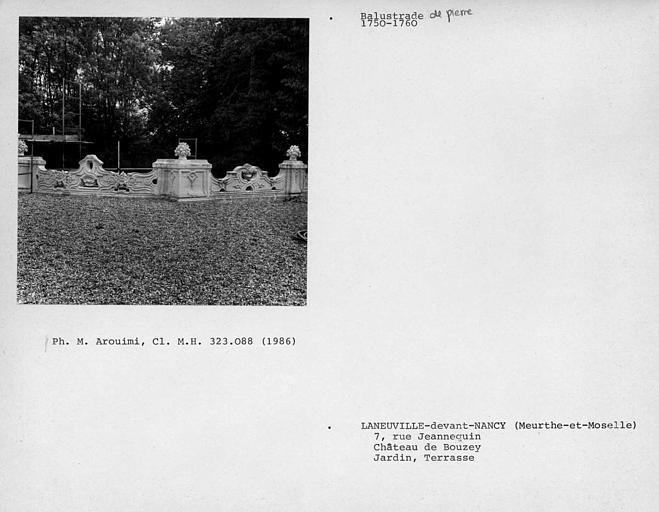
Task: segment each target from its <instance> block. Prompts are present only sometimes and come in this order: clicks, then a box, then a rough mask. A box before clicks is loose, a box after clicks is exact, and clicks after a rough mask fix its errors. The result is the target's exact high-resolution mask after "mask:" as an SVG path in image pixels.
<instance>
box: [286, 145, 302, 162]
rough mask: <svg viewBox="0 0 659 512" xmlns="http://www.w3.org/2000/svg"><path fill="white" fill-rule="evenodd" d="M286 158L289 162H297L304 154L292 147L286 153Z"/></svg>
mask: <svg viewBox="0 0 659 512" xmlns="http://www.w3.org/2000/svg"><path fill="white" fill-rule="evenodd" d="M286 156H287V157H288V159H289V160H297V159H298V158H300V157H301V156H302V152H301V151H300V148H299V147H297V146H291V147H290V148H288V151H286Z"/></svg>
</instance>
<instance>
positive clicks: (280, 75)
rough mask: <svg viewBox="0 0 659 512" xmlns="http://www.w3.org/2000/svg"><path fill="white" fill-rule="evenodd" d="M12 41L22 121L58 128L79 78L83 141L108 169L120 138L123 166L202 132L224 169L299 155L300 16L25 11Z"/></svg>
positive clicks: (303, 70) (304, 79)
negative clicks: (295, 151) (294, 151)
mask: <svg viewBox="0 0 659 512" xmlns="http://www.w3.org/2000/svg"><path fill="white" fill-rule="evenodd" d="M19 47H20V60H19V62H20V64H19V65H20V70H19V118H22V119H34V120H35V125H36V132H37V133H52V129H53V127H55V130H56V133H58V134H59V133H61V126H62V87H64V88H66V90H67V93H68V94H69V101H68V102H67V104H66V109H65V110H67V111H68V110H71V111H73V112H74V113H75V112H77V102H76V101H73V100H72V98H75V97H77V94H78V91H77V87H78V85H77V84H78V83H80V84H82V119H83V122H82V124H83V129H84V139H85V140H88V141H92V142H94V145H93V146H92V147H91V150H93V151H94V152H95V153H96V154H97V155H98V156H99V157H100V158H101V159H102V160H105V161H106V162H108V165H114V164H115V163H116V157H115V150H116V143H117V141H118V140H120V141H121V143H122V166H124V167H125V166H149V165H150V164H151V162H152V161H153V160H154V159H155V158H167V157H169V158H172V157H173V154H172V151H173V148H174V147H175V146H176V142H177V138H178V137H186V138H197V139H198V156H199V158H205V159H208V160H209V161H210V162H211V163H212V164H213V167H214V171H216V172H219V173H220V174H222V173H224V172H226V171H227V170H229V169H230V168H232V167H233V166H235V165H238V164H241V163H245V162H249V163H252V164H254V165H259V166H261V167H263V168H264V169H267V170H269V171H271V172H276V165H277V163H278V162H279V161H281V159H282V156H283V155H284V153H285V150H286V148H287V147H288V146H289V145H290V144H298V145H300V146H301V147H302V150H303V152H304V153H306V146H307V101H308V90H307V84H308V22H307V20H297V19H192V18H182V19H145V18H138V19H131V18H21V20H20V45H19ZM67 115H68V116H70V117H69V118H67V119H66V125H67V126H68V125H76V124H77V118H75V115H74V114H67ZM39 150H41V147H40V148H39ZM44 151H47V148H45V149H44ZM76 151H77V150H76ZM41 152H42V153H43V151H41ZM83 152H86V150H83ZM44 156H46V155H44ZM47 159H48V157H47Z"/></svg>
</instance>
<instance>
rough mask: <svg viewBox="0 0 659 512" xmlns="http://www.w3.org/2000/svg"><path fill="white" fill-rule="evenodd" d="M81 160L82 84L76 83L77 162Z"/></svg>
mask: <svg viewBox="0 0 659 512" xmlns="http://www.w3.org/2000/svg"><path fill="white" fill-rule="evenodd" d="M80 160H82V82H78V161H80Z"/></svg>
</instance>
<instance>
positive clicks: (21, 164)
mask: <svg viewBox="0 0 659 512" xmlns="http://www.w3.org/2000/svg"><path fill="white" fill-rule="evenodd" d="M45 170H46V161H45V160H44V159H43V158H41V157H39V156H33V157H30V156H19V157H18V190H19V191H20V192H32V191H34V190H36V176H37V173H38V172H40V171H45Z"/></svg>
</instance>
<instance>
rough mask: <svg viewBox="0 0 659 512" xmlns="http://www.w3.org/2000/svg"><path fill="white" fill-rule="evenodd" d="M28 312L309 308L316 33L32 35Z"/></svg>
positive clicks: (177, 23)
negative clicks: (311, 86) (54, 308)
mask: <svg viewBox="0 0 659 512" xmlns="http://www.w3.org/2000/svg"><path fill="white" fill-rule="evenodd" d="M18 48H19V89H18V94H19V96H18V115H19V120H18V132H19V136H18V154H19V158H18V176H19V185H18V187H19V199H18V263H17V266H18V272H17V300H18V302H19V303H21V304H136V305H142V304H144V305H146V304H163V305H287V306H300V305H305V304H306V251H307V247H306V244H307V176H308V165H307V163H306V162H307V161H308V155H307V148H308V135H307V134H308V129H309V124H308V67H309V65H308V60H309V20H308V19H302V18H300V19H287V18H283V19H275V18H250V19H246V18H243V19H241V18H118V17H93V18H92V17H21V18H20V20H19V44H18Z"/></svg>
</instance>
